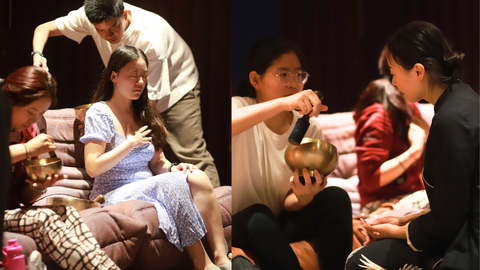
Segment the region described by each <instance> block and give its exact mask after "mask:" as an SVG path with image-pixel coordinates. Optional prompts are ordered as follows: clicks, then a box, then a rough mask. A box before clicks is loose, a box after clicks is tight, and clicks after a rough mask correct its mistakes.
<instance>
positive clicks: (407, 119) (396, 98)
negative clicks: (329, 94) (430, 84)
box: [354, 78, 413, 145]
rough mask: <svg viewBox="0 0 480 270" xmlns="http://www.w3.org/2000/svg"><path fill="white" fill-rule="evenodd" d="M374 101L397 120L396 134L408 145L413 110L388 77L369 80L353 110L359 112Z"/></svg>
mask: <svg viewBox="0 0 480 270" xmlns="http://www.w3.org/2000/svg"><path fill="white" fill-rule="evenodd" d="M375 103H379V104H382V105H383V107H384V108H385V110H386V111H387V112H389V113H390V114H391V115H392V116H393V117H394V118H395V119H396V120H397V127H396V128H395V127H394V128H395V130H398V135H399V136H400V138H401V139H402V141H403V142H404V143H405V145H410V142H409V139H408V129H409V127H410V123H411V121H412V115H413V110H412V108H411V107H410V106H409V105H408V102H407V100H406V99H405V97H404V96H403V95H402V94H401V93H400V92H399V91H398V90H397V88H396V87H395V86H393V85H392V83H391V82H390V81H389V80H388V79H385V78H383V79H378V80H375V81H372V82H370V84H368V86H367V88H365V90H364V91H363V93H362V95H361V96H360V98H359V100H358V102H357V104H356V105H355V108H354V111H355V113H359V112H361V111H362V110H363V109H365V108H367V107H368V106H370V105H373V104H375Z"/></svg>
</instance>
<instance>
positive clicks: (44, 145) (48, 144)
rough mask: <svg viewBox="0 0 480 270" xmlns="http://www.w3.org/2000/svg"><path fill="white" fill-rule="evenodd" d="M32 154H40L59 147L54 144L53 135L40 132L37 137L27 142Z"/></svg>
mask: <svg viewBox="0 0 480 270" xmlns="http://www.w3.org/2000/svg"><path fill="white" fill-rule="evenodd" d="M25 145H26V146H27V148H28V151H29V153H30V156H39V155H41V154H43V153H46V152H49V151H55V149H57V147H56V146H55V144H54V140H53V137H52V136H50V135H47V134H45V133H42V134H38V135H37V136H36V137H35V138H33V139H31V140H30V141H28V142H26V143H25Z"/></svg>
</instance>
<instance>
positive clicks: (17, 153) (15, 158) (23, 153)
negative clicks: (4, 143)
mask: <svg viewBox="0 0 480 270" xmlns="http://www.w3.org/2000/svg"><path fill="white" fill-rule="evenodd" d="M27 147H28V146H26V145H25V144H23V143H19V144H13V145H10V146H9V150H10V160H11V163H12V164H15V163H17V162H19V161H21V160H24V159H27V158H28V153H27Z"/></svg>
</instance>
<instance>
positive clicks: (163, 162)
mask: <svg viewBox="0 0 480 270" xmlns="http://www.w3.org/2000/svg"><path fill="white" fill-rule="evenodd" d="M161 155H162V156H163V154H161ZM171 165H172V163H171V162H170V161H168V160H167V159H166V158H165V156H163V157H160V158H159V159H158V160H157V161H152V162H150V170H151V171H152V172H153V173H154V174H155V175H157V174H162V173H167V172H169V169H170V166H171Z"/></svg>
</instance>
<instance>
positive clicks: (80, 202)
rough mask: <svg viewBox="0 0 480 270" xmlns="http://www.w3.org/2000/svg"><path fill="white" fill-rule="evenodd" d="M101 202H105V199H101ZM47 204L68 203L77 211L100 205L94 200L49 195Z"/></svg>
mask: <svg viewBox="0 0 480 270" xmlns="http://www.w3.org/2000/svg"><path fill="white" fill-rule="evenodd" d="M102 198H103V196H102ZM103 202H105V200H103ZM47 205H70V206H73V207H75V209H76V210H77V211H82V210H85V209H88V208H99V207H101V205H100V203H98V202H96V201H91V200H85V199H78V198H66V197H49V198H47Z"/></svg>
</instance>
